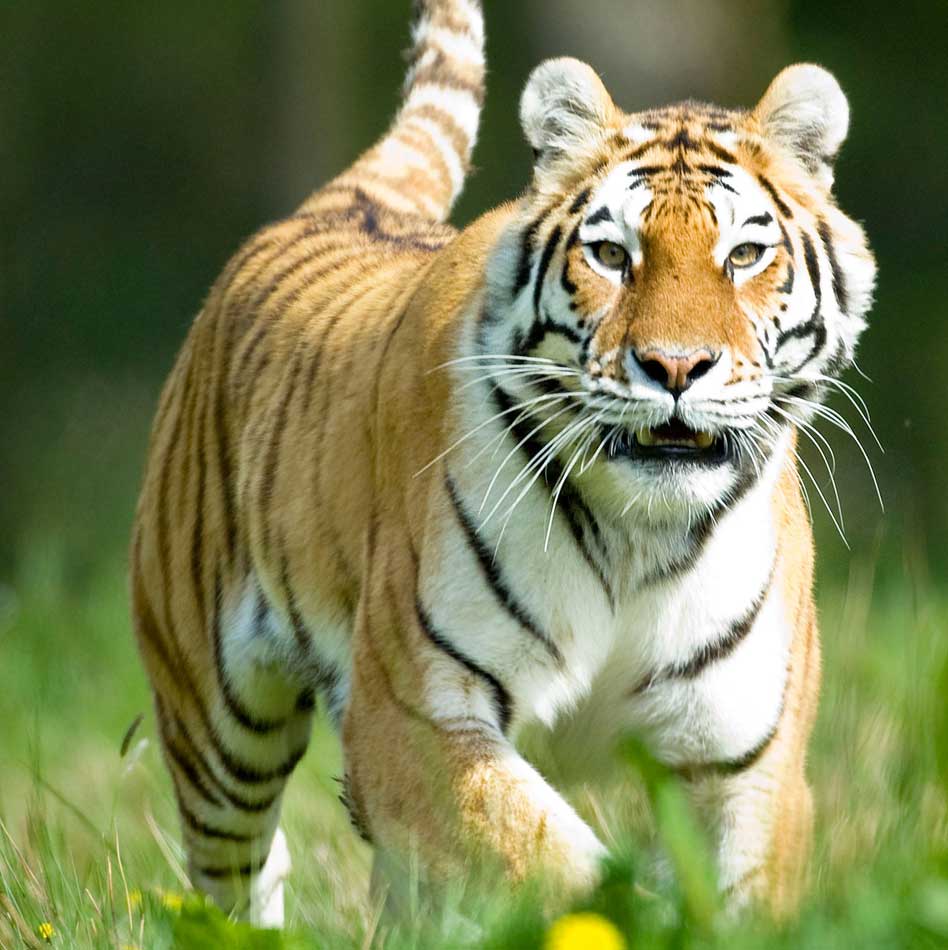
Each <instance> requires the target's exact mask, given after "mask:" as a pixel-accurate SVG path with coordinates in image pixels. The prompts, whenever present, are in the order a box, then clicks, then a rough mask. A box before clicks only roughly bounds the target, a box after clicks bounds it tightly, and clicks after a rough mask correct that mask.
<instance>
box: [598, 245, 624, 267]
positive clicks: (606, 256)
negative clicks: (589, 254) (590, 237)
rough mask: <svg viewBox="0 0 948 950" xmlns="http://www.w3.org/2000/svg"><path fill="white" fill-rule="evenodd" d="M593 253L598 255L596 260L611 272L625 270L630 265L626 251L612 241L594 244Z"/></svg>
mask: <svg viewBox="0 0 948 950" xmlns="http://www.w3.org/2000/svg"><path fill="white" fill-rule="evenodd" d="M593 253H594V254H595V255H596V260H597V261H599V263H600V264H602V266H603V267H608V268H609V270H625V267H626V264H628V263H629V255H628V253H627V252H626V249H625V248H624V247H623V246H622V245H621V244H615V243H613V242H612V241H600V242H599V243H598V244H594V245H593Z"/></svg>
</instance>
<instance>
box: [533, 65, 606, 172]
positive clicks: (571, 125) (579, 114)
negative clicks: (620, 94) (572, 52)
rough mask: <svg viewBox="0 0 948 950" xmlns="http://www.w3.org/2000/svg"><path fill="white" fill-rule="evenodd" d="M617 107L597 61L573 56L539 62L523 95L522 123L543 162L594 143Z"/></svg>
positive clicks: (540, 162) (543, 163)
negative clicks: (598, 71) (590, 63)
mask: <svg viewBox="0 0 948 950" xmlns="http://www.w3.org/2000/svg"><path fill="white" fill-rule="evenodd" d="M617 113H618V110H617V109H616V107H615V104H614V103H613V101H612V97H611V96H610V95H609V93H608V92H607V91H606V87H605V86H604V85H603V84H602V80H601V79H600V78H599V77H598V76H597V75H596V73H595V71H594V70H593V69H592V67H590V66H587V65H586V64H585V63H581V62H580V61H579V60H578V59H570V58H569V57H563V58H561V59H548V60H547V61H546V62H545V63H541V64H540V65H539V66H537V68H536V69H534V70H533V72H532V73H531V74H530V78H529V79H528V80H527V85H526V87H525V88H524V90H523V95H522V96H521V97H520V124H521V125H522V126H523V131H524V134H525V135H526V137H527V141H528V142H529V143H530V145H531V146H532V147H533V150H534V153H535V154H536V157H537V164H538V165H546V164H548V163H550V162H553V161H555V160H557V159H558V158H561V157H563V156H564V155H569V154H571V153H575V152H576V151H577V150H586V149H588V148H589V146H590V145H592V144H593V143H595V142H596V141H597V140H598V139H599V138H601V136H602V135H603V133H604V132H606V131H607V130H608V129H610V128H611V127H612V126H613V125H614V124H615V120H616V116H617Z"/></svg>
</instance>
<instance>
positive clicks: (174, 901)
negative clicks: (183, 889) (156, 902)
mask: <svg viewBox="0 0 948 950" xmlns="http://www.w3.org/2000/svg"><path fill="white" fill-rule="evenodd" d="M158 896H159V897H160V898H161V903H162V904H164V905H165V907H167V908H168V910H173V911H179V910H181V905H182V904H183V903H184V898H183V897H182V896H181V895H180V894H174V893H172V892H171V891H158Z"/></svg>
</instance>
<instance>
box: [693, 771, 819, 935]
mask: <svg viewBox="0 0 948 950" xmlns="http://www.w3.org/2000/svg"><path fill="white" fill-rule="evenodd" d="M800 765H802V763H798V764H797V765H796V766H794V767H793V768H792V769H790V770H787V769H786V767H785V765H784V764H783V763H774V762H773V761H765V760H762V761H761V762H760V763H759V764H758V765H755V766H754V767H752V768H749V769H747V770H746V771H743V772H741V773H740V774H739V775H733V776H714V777H707V778H703V779H697V780H692V783H691V784H692V791H693V793H694V797H695V800H696V802H697V804H698V808H699V813H701V814H702V815H703V816H704V818H705V820H706V825H707V827H708V829H709V830H710V832H711V834H712V839H713V843H714V845H715V850H716V856H717V870H718V881H719V886H720V888H721V892H722V895H723V897H724V900H725V906H726V908H727V910H728V911H729V912H737V911H740V910H741V909H743V908H744V907H746V906H748V905H751V904H763V905H765V906H768V907H769V909H770V910H771V912H772V913H773V914H774V915H775V916H776V917H778V918H782V917H786V916H788V915H790V914H792V913H793V911H794V910H795V908H796V906H797V905H798V903H799V900H800V897H801V894H802V890H803V884H804V879H805V872H806V866H807V860H808V857H809V853H810V846H811V841H812V831H813V820H812V796H811V793H810V789H809V786H808V785H807V783H806V780H805V778H804V775H803V770H802V768H801V767H799V766H800Z"/></svg>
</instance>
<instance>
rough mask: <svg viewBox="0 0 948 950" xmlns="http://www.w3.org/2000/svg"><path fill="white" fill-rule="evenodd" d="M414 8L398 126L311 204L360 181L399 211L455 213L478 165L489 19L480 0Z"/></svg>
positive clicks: (439, 0)
mask: <svg viewBox="0 0 948 950" xmlns="http://www.w3.org/2000/svg"><path fill="white" fill-rule="evenodd" d="M414 9H415V18H414V23H413V26H412V41H413V43H412V48H411V51H410V54H409V58H410V66H409V69H408V73H407V75H406V76H405V85H404V95H403V99H402V106H401V108H400V109H399V111H398V114H397V115H396V117H395V121H394V122H393V124H392V127H391V128H390V129H389V131H388V132H387V134H386V135H385V136H384V137H383V138H382V139H381V140H380V141H379V142H377V143H376V144H375V145H373V146H372V148H370V149H369V150H368V151H367V152H365V153H364V154H363V155H362V156H361V157H360V158H359V159H358V160H357V161H356V162H355V164H354V165H352V166H351V167H350V168H349V169H348V170H347V171H345V172H343V174H342V175H340V176H339V177H338V178H335V179H334V180H333V181H332V182H330V183H329V185H327V186H326V187H325V188H324V189H321V190H320V191H318V192H317V193H316V194H315V195H313V197H312V198H311V199H310V200H309V201H308V202H307V203H306V205H304V208H305V209H306V210H317V208H319V207H325V206H327V205H328V204H330V202H331V203H332V204H333V205H335V206H336V207H338V203H339V200H340V199H341V200H343V201H344V200H345V193H346V192H347V191H348V192H354V191H355V189H358V190H359V192H360V193H361V195H360V197H361V196H365V197H368V198H370V199H371V200H372V201H373V202H374V203H376V204H378V205H379V206H381V207H382V208H385V209H388V210H390V211H393V212H397V213H403V214H412V215H418V216H421V217H423V218H425V219H427V220H429V221H444V220H445V219H446V218H447V217H448V214H449V212H450V211H451V206H452V205H453V204H454V201H455V199H456V198H457V196H458V195H459V194H460V192H461V188H462V187H463V185H464V179H465V176H466V174H467V171H468V168H469V167H470V160H471V152H472V151H473V149H474V143H475V140H476V139H477V127H478V122H479V120H480V112H481V106H482V104H483V101H484V20H483V16H482V13H481V5H480V2H479V0H415V2H414ZM362 200H364V197H363V199H362Z"/></svg>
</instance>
